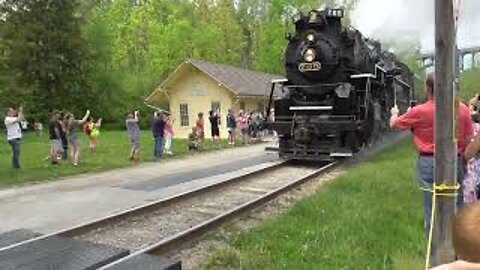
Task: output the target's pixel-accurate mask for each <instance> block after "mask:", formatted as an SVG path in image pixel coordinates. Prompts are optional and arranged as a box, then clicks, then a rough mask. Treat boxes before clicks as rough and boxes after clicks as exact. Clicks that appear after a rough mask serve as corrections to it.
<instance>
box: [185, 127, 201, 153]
mask: <svg viewBox="0 0 480 270" xmlns="http://www.w3.org/2000/svg"><path fill="white" fill-rule="evenodd" d="M198 146H199V143H198V135H197V128H196V127H193V128H192V133H190V134H188V150H190V151H191V150H198Z"/></svg>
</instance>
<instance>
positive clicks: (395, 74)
mask: <svg viewBox="0 0 480 270" xmlns="http://www.w3.org/2000/svg"><path fill="white" fill-rule="evenodd" d="M342 18H343V10H342V9H325V10H312V11H310V12H309V13H308V14H305V15H304V14H300V17H299V19H298V20H296V21H295V34H294V35H288V36H287V40H288V46H287V48H286V51H285V69H286V78H287V79H286V80H277V81H273V82H272V92H271V93H270V100H269V106H268V111H269V110H270V104H272V102H273V100H272V98H273V92H274V89H275V86H276V85H277V84H280V86H281V89H282V93H283V95H282V98H280V99H277V100H275V116H274V120H273V122H271V123H270V126H271V127H272V128H273V129H274V130H276V131H277V133H278V135H279V154H280V156H281V157H285V158H289V159H312V160H331V159H334V158H337V157H349V156H352V155H353V154H355V153H356V152H358V151H359V150H361V149H362V148H363V147H364V146H368V145H370V144H371V143H373V142H374V141H375V140H376V139H377V138H378V137H379V136H380V135H381V134H382V133H383V132H385V131H386V130H387V129H388V128H389V125H388V121H389V117H390V108H392V107H393V106H394V105H398V107H399V108H400V110H401V111H405V110H406V109H407V108H408V107H409V106H410V105H411V104H410V103H411V102H413V73H412V72H411V71H410V70H409V68H408V67H407V66H406V65H405V64H403V63H401V62H400V61H398V60H397V59H396V58H395V55H393V54H392V53H390V52H387V51H385V50H383V49H382V48H381V45H380V43H379V42H377V41H372V40H368V39H367V38H365V37H364V36H363V35H362V34H361V33H360V32H359V31H358V30H355V29H345V28H344V27H343V26H342Z"/></svg>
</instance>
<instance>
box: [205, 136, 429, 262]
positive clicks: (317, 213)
mask: <svg viewBox="0 0 480 270" xmlns="http://www.w3.org/2000/svg"><path fill="white" fill-rule="evenodd" d="M414 156H415V154H414V151H413V148H412V146H411V143H410V142H407V141H404V142H402V143H400V144H399V145H396V146H394V147H393V148H391V149H389V150H387V151H386V152H383V153H381V154H379V155H378V156H376V157H374V158H373V159H370V160H369V161H367V162H365V163H363V164H361V165H360V166H358V167H355V168H353V169H351V170H349V172H347V173H346V174H344V175H342V176H340V177H339V178H338V179H336V180H335V181H332V182H330V183H328V184H326V185H325V186H323V187H322V188H320V189H319V190H318V191H317V193H316V194H315V195H314V196H311V197H309V198H306V199H304V200H302V201H300V202H299V203H297V204H296V205H294V207H292V208H291V209H290V210H289V211H288V212H287V213H286V214H285V215H281V216H279V217H275V218H272V219H270V220H267V221H266V222H264V223H262V224H261V225H259V226H258V227H256V228H255V229H252V230H251V231H250V232H240V233H238V234H237V235H236V236H234V237H233V238H232V239H233V240H230V241H229V247H228V248H221V249H216V250H215V251H213V253H212V254H211V255H210V257H209V258H208V259H207V261H206V263H205V265H204V268H205V269H335V270H337V269H362V270H363V269H375V270H378V269H402V270H403V269H409V270H410V269H421V268H422V265H423V255H424V245H425V244H424V234H423V215H422V207H423V206H422V198H421V193H420V192H419V191H418V189H417V187H416V184H415V181H414V176H413V165H414Z"/></svg>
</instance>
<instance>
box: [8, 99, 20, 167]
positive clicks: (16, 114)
mask: <svg viewBox="0 0 480 270" xmlns="http://www.w3.org/2000/svg"><path fill="white" fill-rule="evenodd" d="M23 119H24V117H23V109H22V107H20V108H19V109H18V110H15V109H13V108H8V110H7V115H6V116H5V121H4V124H5V127H6V128H7V141H8V144H10V146H11V147H12V167H13V168H14V169H16V170H18V169H20V140H21V139H22V128H21V126H20V122H22V120H23Z"/></svg>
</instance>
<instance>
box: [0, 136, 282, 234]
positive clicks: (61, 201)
mask: <svg viewBox="0 0 480 270" xmlns="http://www.w3.org/2000/svg"><path fill="white" fill-rule="evenodd" d="M269 145H271V143H261V144H256V145H252V146H246V147H237V148H229V149H223V150H219V151H214V152H208V153H201V154H197V155H192V156H187V157H184V158H181V159H180V158H179V159H170V160H164V161H160V162H156V163H144V164H141V165H139V166H136V167H130V168H123V169H117V170H112V171H106V172H102V173H95V174H93V173H92V174H85V175H78V176H72V177H68V178H65V179H61V180H57V181H54V182H49V183H44V184H37V185H31V186H24V187H18V188H9V189H1V190H0V220H1V221H2V222H1V224H2V226H0V233H3V232H8V231H12V230H16V229H29V230H32V231H35V232H39V233H44V234H48V233H53V232H56V231H58V230H63V229H66V228H69V227H72V226H75V225H79V224H82V223H85V222H89V221H91V220H94V219H98V218H101V217H104V216H107V215H111V214H114V213H117V212H121V211H124V210H127V209H129V208H133V207H136V206H139V205H142V204H145V203H148V202H151V201H155V200H159V199H162V198H167V197H170V196H173V195H176V194H178V193H181V192H185V191H188V190H192V189H196V188H200V187H202V186H206V185H211V184H214V183H218V182H222V181H225V180H226V179H229V178H233V177H235V176H238V175H242V174H245V173H248V172H251V171H254V170H258V169H260V168H262V167H267V166H269V165H271V164H272V163H275V162H278V161H279V160H278V157H277V153H275V152H267V151H265V148H266V146H269Z"/></svg>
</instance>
